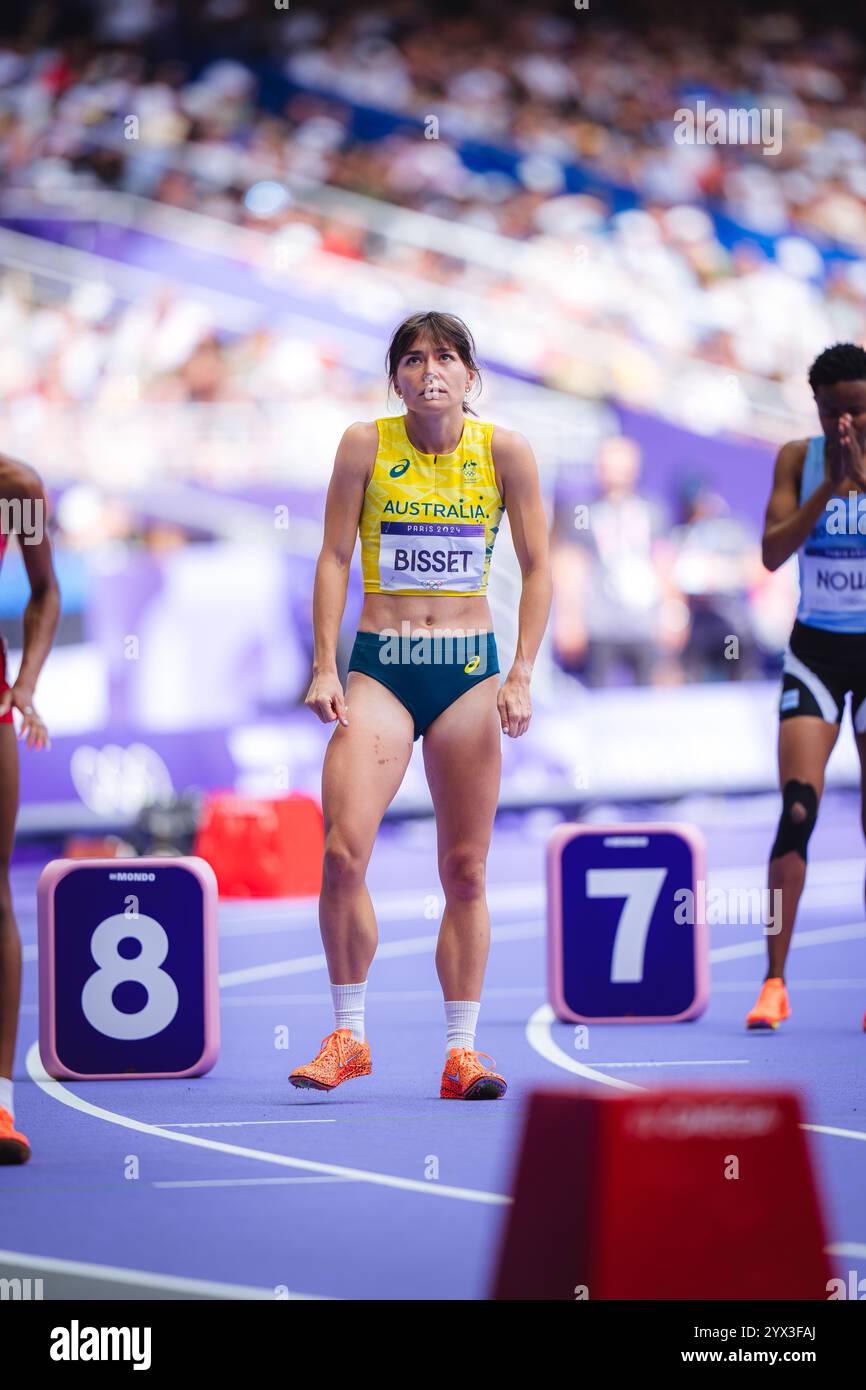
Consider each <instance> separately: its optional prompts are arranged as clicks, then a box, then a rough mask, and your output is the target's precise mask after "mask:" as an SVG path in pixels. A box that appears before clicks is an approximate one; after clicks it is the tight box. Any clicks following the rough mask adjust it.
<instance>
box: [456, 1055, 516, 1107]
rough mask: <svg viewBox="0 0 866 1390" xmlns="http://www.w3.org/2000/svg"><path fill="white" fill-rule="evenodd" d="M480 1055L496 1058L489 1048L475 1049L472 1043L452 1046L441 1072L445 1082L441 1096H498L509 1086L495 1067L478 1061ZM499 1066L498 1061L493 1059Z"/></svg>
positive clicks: (467, 1097) (459, 1097)
mask: <svg viewBox="0 0 866 1390" xmlns="http://www.w3.org/2000/svg"><path fill="white" fill-rule="evenodd" d="M479 1057H487V1060H488V1062H493V1058H492V1057H490V1056H488V1054H487V1053H486V1052H473V1051H472V1049H471V1048H470V1047H452V1049H451V1051H450V1052H449V1053H448V1056H447V1057H446V1058H445V1069H444V1071H443V1072H442V1085H441V1087H440V1089H439V1096H440V1098H441V1099H442V1100H498V1099H499V1097H500V1096H504V1095H505V1092H506V1091H507V1090H508V1087H507V1085H506V1084H505V1081H504V1080H503V1078H502V1077H501V1076H499V1075H497V1073H496V1072H495V1071H490V1070H488V1068H487V1067H484V1066H482V1065H481V1063H480V1062H479V1060H478V1059H479ZM493 1065H494V1066H496V1063H495V1062H493Z"/></svg>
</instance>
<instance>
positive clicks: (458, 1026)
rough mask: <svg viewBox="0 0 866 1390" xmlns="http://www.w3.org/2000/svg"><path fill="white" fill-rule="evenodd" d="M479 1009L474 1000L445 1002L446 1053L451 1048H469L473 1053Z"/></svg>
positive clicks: (477, 1003)
mask: <svg viewBox="0 0 866 1390" xmlns="http://www.w3.org/2000/svg"><path fill="white" fill-rule="evenodd" d="M480 1008H481V1004H480V1002H476V1001H475V1000H474V999H446V1000H445V1022H446V1024H447V1026H448V1035H447V1038H446V1041H445V1051H446V1052H450V1051H451V1048H452V1047H469V1048H472V1049H473V1051H474V1049H475V1029H476V1028H477V1027H478V1011H479V1009H480Z"/></svg>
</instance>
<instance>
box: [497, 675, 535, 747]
mask: <svg viewBox="0 0 866 1390" xmlns="http://www.w3.org/2000/svg"><path fill="white" fill-rule="evenodd" d="M496 704H497V708H498V709H499V720H500V723H501V724H502V732H503V733H504V734H508V737H509V738H520V735H521V734H525V733H526V730H527V729H528V728H529V721H530V719H531V718H532V700H531V699H530V696H529V677H528V676H525V675H522V674H521V673H520V672H519V671H509V673H508V675H507V676H506V677H505V680H504V681H503V682H502V685H501V686H500V687H499V694H498V695H497V697H496Z"/></svg>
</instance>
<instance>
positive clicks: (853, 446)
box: [839, 414, 866, 487]
mask: <svg viewBox="0 0 866 1390" xmlns="http://www.w3.org/2000/svg"><path fill="white" fill-rule="evenodd" d="M839 452H840V454H841V457H842V461H843V465H844V468H845V476H846V477H847V478H850V479H851V481H852V482H853V483H856V484H857V485H858V486H859V487H866V456H864V451H863V443H862V440H861V439H860V437H859V435H858V434H857V431H856V430H855V428H854V421H853V420H852V418H851V416H850V415H849V414H846V415H840V417H839Z"/></svg>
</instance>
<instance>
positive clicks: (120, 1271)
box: [0, 1250, 319, 1302]
mask: <svg viewBox="0 0 866 1390" xmlns="http://www.w3.org/2000/svg"><path fill="white" fill-rule="evenodd" d="M5 1265H12V1266H14V1267H15V1268H16V1269H17V1268H21V1269H34V1270H38V1271H39V1273H40V1274H65V1275H73V1276H75V1277H77V1278H83V1279H99V1280H103V1281H107V1282H108V1283H111V1284H134V1285H135V1286H136V1287H138V1286H141V1287H142V1288H148V1289H164V1290H165V1291H166V1292H167V1293H174V1294H178V1295H179V1296H181V1295H183V1294H188V1295H190V1296H192V1297H200V1298H238V1299H241V1298H243V1299H268V1300H269V1301H270V1302H273V1301H274V1298H275V1293H274V1290H273V1289H263V1288H256V1287H255V1286H254V1285H250V1284H219V1283H216V1282H215V1281H214V1280H212V1279H184V1278H181V1277H180V1276H178V1275H175V1274H156V1273H154V1272H152V1271H151V1270H147V1269H126V1268H123V1267H121V1266H120V1265H100V1264H90V1263H87V1262H85V1261H83V1260H59V1259H56V1258H55V1257H54V1256H53V1255H33V1254H31V1253H30V1252H27V1253H24V1252H23V1251H21V1250H0V1266H5ZM289 1297H290V1298H300V1299H304V1300H305V1301H306V1300H312V1299H318V1297H319V1296H318V1295H317V1294H307V1293H292V1294H290V1295H289Z"/></svg>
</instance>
